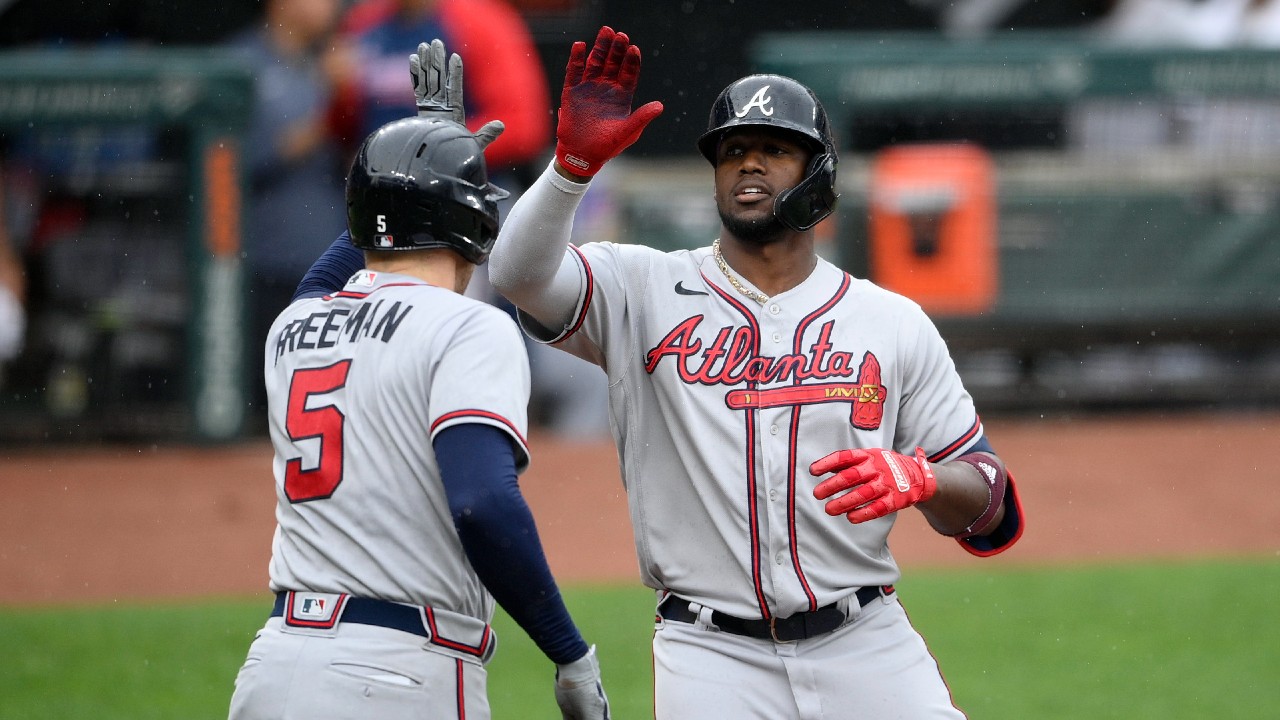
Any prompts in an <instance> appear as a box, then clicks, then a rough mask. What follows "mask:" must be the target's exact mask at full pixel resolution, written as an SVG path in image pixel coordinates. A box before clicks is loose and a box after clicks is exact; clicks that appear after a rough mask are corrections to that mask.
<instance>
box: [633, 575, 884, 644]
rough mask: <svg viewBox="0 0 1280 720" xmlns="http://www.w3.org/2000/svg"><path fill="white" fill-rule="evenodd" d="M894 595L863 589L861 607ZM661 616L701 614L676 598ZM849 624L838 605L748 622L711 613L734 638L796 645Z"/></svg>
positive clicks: (684, 619)
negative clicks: (744, 636)
mask: <svg viewBox="0 0 1280 720" xmlns="http://www.w3.org/2000/svg"><path fill="white" fill-rule="evenodd" d="M892 592H893V586H892V585H885V586H883V587H875V586H873V587H864V588H859V589H858V592H857V593H855V594H856V596H857V598H858V605H860V606H862V607H866V605H867V603H869V602H871V601H872V600H875V599H876V598H878V597H881V596H883V595H889V594H890V593H892ZM658 614H659V615H660V616H662V617H663V618H664V619H666V620H675V621H676V622H683V623H692V622H694V621H696V620H697V619H698V615H697V613H695V612H693V611H692V610H690V609H689V601H687V600H684V599H682V598H680V597H678V596H675V595H672V596H671V597H669V598H667V600H666V601H664V602H663V603H662V605H661V606H660V607H659V608H658ZM844 621H845V614H844V613H843V612H842V611H841V610H840V608H839V607H837V606H836V605H835V604H834V603H832V604H831V605H825V606H823V607H820V608H818V609H817V610H813V611H811V612H802V613H796V614H795V615H792V616H791V617H784V618H770V619H769V620H746V619H743V618H740V617H734V616H732V615H726V614H724V613H722V612H720V611H719V610H717V611H715V612H713V613H711V623H712V624H713V625H715V626H716V627H718V628H720V629H721V630H723V631H724V632H727V633H733V634H734V635H746V636H747V637H753V638H757V639H760V640H774V641H776V642H795V641H796V640H807V639H808V638H811V637H817V636H818V635H823V634H826V633H829V632H831V631H832V630H835V629H836V628H838V627H840V625H841V624H843V623H844Z"/></svg>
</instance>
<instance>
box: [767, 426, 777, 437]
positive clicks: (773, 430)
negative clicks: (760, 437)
mask: <svg viewBox="0 0 1280 720" xmlns="http://www.w3.org/2000/svg"><path fill="white" fill-rule="evenodd" d="M769 434H770V435H777V434H778V426H777V425H770V426H769Z"/></svg>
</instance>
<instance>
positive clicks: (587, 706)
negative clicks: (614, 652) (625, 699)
mask: <svg viewBox="0 0 1280 720" xmlns="http://www.w3.org/2000/svg"><path fill="white" fill-rule="evenodd" d="M556 704H557V705H559V706H560V715H561V717H563V718H564V720H609V698H607V697H605V694H604V685H603V684H602V683H601V682H600V663H599V662H598V661H597V660H596V646H595V645H592V646H591V649H590V650H588V651H587V654H586V655H583V656H582V657H580V658H578V659H577V660H574V661H573V662H571V663H568V664H566V665H557V666H556Z"/></svg>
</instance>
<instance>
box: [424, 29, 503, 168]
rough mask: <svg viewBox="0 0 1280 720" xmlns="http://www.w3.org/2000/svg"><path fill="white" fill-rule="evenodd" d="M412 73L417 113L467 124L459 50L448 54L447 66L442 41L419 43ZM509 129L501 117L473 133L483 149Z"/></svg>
mask: <svg viewBox="0 0 1280 720" xmlns="http://www.w3.org/2000/svg"><path fill="white" fill-rule="evenodd" d="M409 77H410V78H412V79H413V97H414V100H415V101H416V102H417V104H418V117H438V118H441V119H444V120H452V121H454V122H456V123H458V124H459V125H466V108H464V107H463V105H462V58H461V57H458V54H457V53H454V54H452V55H450V56H449V65H448V67H447V68H446V67H445V62H444V43H443V42H441V41H440V40H432V41H431V44H430V45H428V44H427V43H419V44H418V52H417V54H416V55H410V56H409ZM506 129H507V127H506V125H503V124H502V121H501V120H490V121H489V122H487V123H485V124H484V126H483V127H481V128H480V129H479V130H477V131H476V132H475V133H474V135H475V138H476V141H477V142H479V143H480V147H481V148H482V149H483V148H486V147H488V146H489V143H491V142H493V141H494V140H497V139H498V136H499V135H501V134H502V131H503V130H506Z"/></svg>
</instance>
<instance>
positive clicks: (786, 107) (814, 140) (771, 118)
mask: <svg viewBox="0 0 1280 720" xmlns="http://www.w3.org/2000/svg"><path fill="white" fill-rule="evenodd" d="M743 126H763V127H772V128H778V129H780V130H785V131H787V132H789V133H791V134H793V135H795V136H796V137H797V138H799V139H800V141H801V142H802V143H804V144H805V145H807V146H808V147H809V148H810V149H811V150H812V151H813V159H812V160H810V161H809V167H808V169H807V170H806V171H805V177H804V179H803V180H801V181H800V183H799V184H797V185H796V186H795V187H793V188H791V189H790V190H787V191H786V192H784V193H782V194H780V195H778V198H777V200H775V201H774V205H773V214H774V215H775V216H776V217H777V218H778V219H779V220H780V221H782V223H783V224H785V225H786V226H787V227H790V228H793V229H795V230H808V229H809V228H811V227H813V226H814V225H817V224H818V223H819V222H820V221H821V220H822V219H823V218H825V217H827V216H828V215H830V214H831V212H832V210H834V209H835V203H836V198H837V197H839V195H837V194H836V190H835V185H836V163H837V162H839V158H838V157H837V156H836V150H835V143H834V141H833V140H832V137H831V125H830V122H829V121H828V120H827V111H826V110H825V109H823V107H822V103H821V102H820V101H819V100H818V96H817V95H814V94H813V91H812V90H810V89H809V88H807V87H805V86H804V85H802V84H800V83H798V82H796V81H795V80H792V79H791V78H789V77H784V76H782V75H748V76H747V77H744V78H742V79H740V80H736V81H734V82H733V83H731V84H730V85H729V87H727V88H725V89H724V90H722V91H721V92H720V95H719V96H718V97H717V98H716V100H715V102H714V103H712V105H711V118H710V120H709V122H708V123H707V131H706V132H705V133H703V134H702V137H700V138H698V150H699V151H700V152H701V153H702V155H703V157H705V158H706V159H707V160H708V161H709V162H710V163H711V164H712V165H715V164H716V147H717V146H718V145H719V144H720V139H721V138H722V137H724V134H725V133H726V132H728V131H729V130H732V129H733V128H736V127H743Z"/></svg>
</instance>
